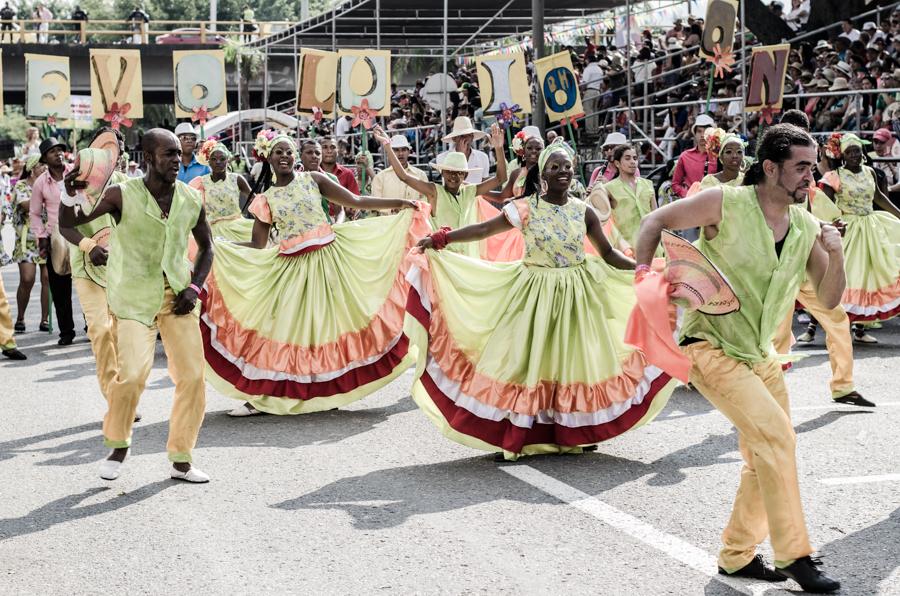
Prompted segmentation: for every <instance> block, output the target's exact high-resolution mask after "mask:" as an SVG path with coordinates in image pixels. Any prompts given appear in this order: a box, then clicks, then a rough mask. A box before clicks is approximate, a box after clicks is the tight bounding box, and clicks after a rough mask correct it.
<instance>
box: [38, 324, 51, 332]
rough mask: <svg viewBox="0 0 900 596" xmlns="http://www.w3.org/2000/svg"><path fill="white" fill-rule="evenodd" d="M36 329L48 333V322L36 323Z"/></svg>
mask: <svg viewBox="0 0 900 596" xmlns="http://www.w3.org/2000/svg"><path fill="white" fill-rule="evenodd" d="M38 331H43V332H44V333H50V323H41V324H40V325H38Z"/></svg>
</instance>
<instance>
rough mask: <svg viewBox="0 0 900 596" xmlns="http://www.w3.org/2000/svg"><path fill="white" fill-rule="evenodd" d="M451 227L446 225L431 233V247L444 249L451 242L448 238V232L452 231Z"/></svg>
mask: <svg viewBox="0 0 900 596" xmlns="http://www.w3.org/2000/svg"><path fill="white" fill-rule="evenodd" d="M451 230H452V229H451V228H449V227H447V226H444V227H442V228H441V229H440V230H438V231H437V232H435V233H434V234H431V235H429V236H428V237H429V238H431V248H433V249H434V250H443V249H444V247H446V246H447V245H448V244H450V240H449V238H447V234H449V233H450V232H451Z"/></svg>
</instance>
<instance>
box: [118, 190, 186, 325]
mask: <svg viewBox="0 0 900 596" xmlns="http://www.w3.org/2000/svg"><path fill="white" fill-rule="evenodd" d="M119 186H120V188H121V189H122V216H121V218H120V219H119V223H118V224H117V225H116V233H115V234H114V235H113V237H112V243H111V245H110V248H109V262H108V264H107V272H106V275H107V280H108V282H107V288H106V292H107V296H108V299H109V309H110V311H112V313H113V314H114V315H116V316H117V317H119V318H120V319H131V320H134V321H138V322H140V323H143V324H144V325H147V326H148V327H149V326H150V325H152V324H153V321H154V319H155V318H156V314H157V313H158V312H159V310H160V308H162V304H163V296H164V295H165V291H166V286H167V285H168V286H169V287H171V288H172V291H174V292H175V293H176V294H178V293H179V292H181V291H182V290H183V289H185V288H186V287H187V286H188V285H190V283H191V263H190V262H189V261H188V260H187V246H188V238H189V237H190V235H191V230H192V229H193V228H194V226H196V225H197V220H198V218H199V216H200V209H201V208H202V204H203V202H202V200H201V198H200V195H199V193H197V192H196V191H195V190H194V189H192V188H190V187H189V186H188V185H187V184H184V183H183V182H180V181H176V182H175V195H174V196H173V197H172V207H171V209H170V210H169V217H167V218H165V219H163V217H162V212H161V211H160V210H159V205H157V203H156V200H155V199H154V198H153V196H152V195H151V194H150V191H149V190H147V187H146V186H144V180H143V178H131V179H129V180H128V181H127V182H125V183H123V184H120V185H119Z"/></svg>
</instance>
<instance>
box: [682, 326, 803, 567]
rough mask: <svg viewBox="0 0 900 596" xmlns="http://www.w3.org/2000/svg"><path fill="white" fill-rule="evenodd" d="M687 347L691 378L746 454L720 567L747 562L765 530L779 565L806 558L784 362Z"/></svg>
mask: <svg viewBox="0 0 900 596" xmlns="http://www.w3.org/2000/svg"><path fill="white" fill-rule="evenodd" d="M682 349H683V350H684V353H685V354H687V356H688V357H689V358H690V359H691V361H692V362H693V366H692V368H691V372H690V380H691V383H693V384H694V386H695V387H696V388H697V389H698V390H699V391H700V393H702V394H703V396H704V397H705V398H706V399H707V400H709V402H710V403H711V404H712V405H713V406H715V407H716V409H717V410H719V411H720V412H722V414H724V415H725V417H726V418H728V419H729V420H730V421H731V423H732V424H734V426H735V428H736V429H737V433H738V446H739V447H740V450H741V455H742V456H743V458H744V467H743V469H742V470H741V482H740V487H739V488H738V492H737V496H736V497H735V499H734V507H733V509H732V512H731V519H730V520H729V522H728V526H727V527H726V528H725V531H724V532H723V533H722V542H723V545H724V546H723V548H722V550H721V551H720V552H719V566H720V567H722V568H723V569H725V571H727V572H729V573H733V572H735V571H737V570H738V569H740V568H742V567H744V566H746V565H747V564H748V563H750V561H751V560H752V559H753V557H755V556H756V549H757V546H758V545H759V544H760V543H761V542H762V541H763V540H765V538H766V536H767V535H768V536H769V537H770V540H771V543H772V549H773V550H774V551H775V561H776V565H778V566H786V565H788V564H790V563H791V562H792V561H794V560H796V559H799V558H801V557H805V556H807V555H809V554H810V553H811V552H812V547H811V546H810V544H809V536H808V534H807V531H806V522H805V519H804V516H803V507H802V504H801V502H800V486H799V484H798V481H797V461H796V453H795V451H796V436H795V434H794V428H793V426H792V425H791V418H790V406H789V403H788V393H787V388H786V387H785V384H784V375H783V373H782V371H781V365H780V364H779V363H778V362H776V361H775V360H774V359H771V358H770V359H768V360H766V361H764V362H760V363H757V364H753V365H749V364H747V363H745V362H740V361H738V360H735V359H734V358H731V357H730V356H727V355H726V354H725V353H724V352H723V351H722V350H720V349H718V348H714V347H713V346H712V345H710V343H709V342H706V341H701V342H698V343H693V344H689V345H686V346H684V347H683V348H682Z"/></svg>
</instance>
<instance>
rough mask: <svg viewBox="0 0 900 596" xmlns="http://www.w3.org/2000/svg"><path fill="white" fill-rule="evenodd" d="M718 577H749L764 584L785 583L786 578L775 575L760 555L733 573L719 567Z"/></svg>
mask: <svg viewBox="0 0 900 596" xmlns="http://www.w3.org/2000/svg"><path fill="white" fill-rule="evenodd" d="M719 574H720V575H728V576H731V577H749V578H751V579H759V580H762V581H764V582H783V581H786V580H787V578H786V577H784V576H782V575H780V574H778V573H776V572H775V570H774V569H773V568H772V567H769V566H768V565H766V560H765V559H763V556H762V555H756V556H755V557H753V560H752V561H750V562H749V563H747V564H746V565H744V566H743V567H741V568H740V569H738V570H737V571H735V572H734V573H728V572H727V571H725V570H724V569H722V568H721V567H719Z"/></svg>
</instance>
